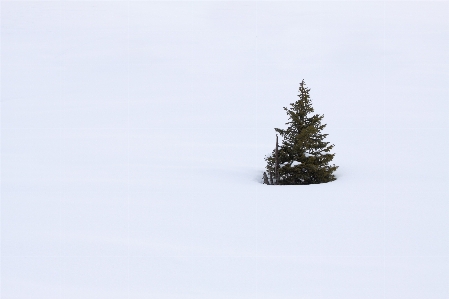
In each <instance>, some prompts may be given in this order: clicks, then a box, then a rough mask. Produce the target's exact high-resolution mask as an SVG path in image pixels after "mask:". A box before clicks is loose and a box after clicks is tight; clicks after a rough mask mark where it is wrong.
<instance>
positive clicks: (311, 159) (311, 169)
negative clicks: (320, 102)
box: [265, 80, 338, 185]
mask: <svg viewBox="0 0 449 299" xmlns="http://www.w3.org/2000/svg"><path fill="white" fill-rule="evenodd" d="M309 91H310V88H307V87H306V85H305V83H304V80H302V82H301V83H300V87H299V95H298V97H299V100H297V101H296V102H294V103H292V104H290V108H286V107H284V110H285V111H286V112H287V115H288V119H289V121H288V122H287V123H286V125H288V127H287V129H285V130H283V129H278V128H275V130H276V132H278V133H279V135H281V137H282V139H283V142H282V144H281V145H280V146H279V153H278V158H279V164H280V165H279V166H280V167H279V182H274V184H279V185H309V184H319V183H327V182H331V181H334V180H335V179H336V178H335V176H334V175H333V172H334V171H335V170H337V168H338V166H335V165H330V164H329V163H330V162H331V161H332V159H333V158H334V156H335V154H332V153H330V151H331V150H332V148H333V147H334V145H333V144H332V145H330V144H329V142H325V141H324V139H325V138H326V136H327V135H328V134H323V133H322V130H323V129H324V128H325V127H326V125H323V124H321V120H322V119H323V117H324V115H319V114H312V113H313V112H314V109H313V107H312V100H311V99H310V95H309ZM265 160H266V161H267V166H266V171H267V174H268V176H270V177H273V178H275V177H276V176H275V165H276V162H275V161H276V156H275V150H273V152H272V154H271V155H270V156H268V157H265Z"/></svg>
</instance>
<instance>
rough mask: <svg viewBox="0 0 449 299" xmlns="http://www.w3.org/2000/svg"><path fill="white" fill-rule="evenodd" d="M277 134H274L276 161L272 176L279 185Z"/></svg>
mask: <svg viewBox="0 0 449 299" xmlns="http://www.w3.org/2000/svg"><path fill="white" fill-rule="evenodd" d="M278 153H279V152H278V135H277V134H276V151H275V155H276V163H275V166H274V177H275V179H276V185H279V154H278Z"/></svg>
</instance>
